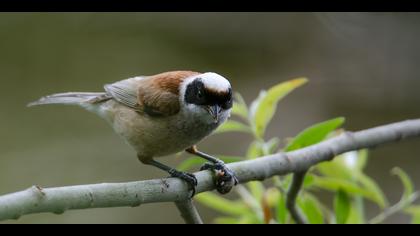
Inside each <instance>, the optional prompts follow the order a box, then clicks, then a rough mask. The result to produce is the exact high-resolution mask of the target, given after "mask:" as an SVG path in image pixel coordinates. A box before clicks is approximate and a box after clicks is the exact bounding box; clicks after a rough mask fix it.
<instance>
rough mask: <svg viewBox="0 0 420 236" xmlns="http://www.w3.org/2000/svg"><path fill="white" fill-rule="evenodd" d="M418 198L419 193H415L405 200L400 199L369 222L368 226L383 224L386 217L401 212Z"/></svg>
mask: <svg viewBox="0 0 420 236" xmlns="http://www.w3.org/2000/svg"><path fill="white" fill-rule="evenodd" d="M419 196H420V193H419V192H415V193H413V194H411V195H410V196H409V197H408V198H407V199H401V200H400V201H399V202H397V203H396V204H395V205H393V206H391V207H389V208H387V209H386V210H384V211H383V212H381V213H380V214H379V215H377V216H375V217H373V218H372V219H371V220H369V224H379V223H382V222H384V221H385V220H386V219H387V218H388V217H390V216H392V215H394V214H396V213H398V212H400V211H401V210H404V208H406V207H407V206H408V205H410V204H411V203H413V202H414V201H415V200H417V198H418V197H419Z"/></svg>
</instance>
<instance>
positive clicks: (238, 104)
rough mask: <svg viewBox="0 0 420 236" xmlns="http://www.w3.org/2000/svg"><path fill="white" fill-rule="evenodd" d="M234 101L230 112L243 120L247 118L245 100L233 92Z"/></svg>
mask: <svg viewBox="0 0 420 236" xmlns="http://www.w3.org/2000/svg"><path fill="white" fill-rule="evenodd" d="M233 98H234V102H233V107H232V114H233V115H237V116H239V117H241V118H243V119H244V120H248V115H249V114H248V107H247V105H246V103H245V100H244V99H243V97H242V96H241V94H240V93H238V92H235V93H234V94H233Z"/></svg>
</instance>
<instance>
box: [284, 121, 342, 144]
mask: <svg viewBox="0 0 420 236" xmlns="http://www.w3.org/2000/svg"><path fill="white" fill-rule="evenodd" d="M344 121H345V119H344V118H343V117H338V118H335V119H331V120H327V121H324V122H321V123H318V124H315V125H312V126H311V127H309V128H306V129H305V130H303V131H302V132H300V133H299V134H298V135H297V136H296V137H295V138H294V139H292V141H291V142H290V143H289V144H288V145H287V146H286V148H285V149H284V150H285V151H286V152H289V151H293V150H296V149H300V148H303V147H307V146H310V145H313V144H316V143H319V142H321V141H322V140H324V139H325V138H326V137H327V135H328V134H329V133H331V132H332V131H334V130H335V129H337V128H339V127H340V126H342V125H343V123H344Z"/></svg>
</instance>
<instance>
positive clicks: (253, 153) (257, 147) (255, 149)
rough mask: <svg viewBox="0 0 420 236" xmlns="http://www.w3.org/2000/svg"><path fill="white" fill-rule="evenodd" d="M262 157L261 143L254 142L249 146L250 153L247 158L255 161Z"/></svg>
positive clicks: (247, 153)
mask: <svg viewBox="0 0 420 236" xmlns="http://www.w3.org/2000/svg"><path fill="white" fill-rule="evenodd" d="M260 156H263V151H262V148H261V143H260V142H259V141H254V142H252V143H251V145H249V147H248V151H247V152H246V157H247V158H248V159H255V158H257V157H260Z"/></svg>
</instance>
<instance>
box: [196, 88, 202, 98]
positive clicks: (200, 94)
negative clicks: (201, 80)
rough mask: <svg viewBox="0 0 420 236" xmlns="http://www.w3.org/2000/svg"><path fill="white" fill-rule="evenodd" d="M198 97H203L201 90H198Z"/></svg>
mask: <svg viewBox="0 0 420 236" xmlns="http://www.w3.org/2000/svg"><path fill="white" fill-rule="evenodd" d="M197 98H200V99H201V98H203V92H202V91H201V90H198V92H197Z"/></svg>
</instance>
